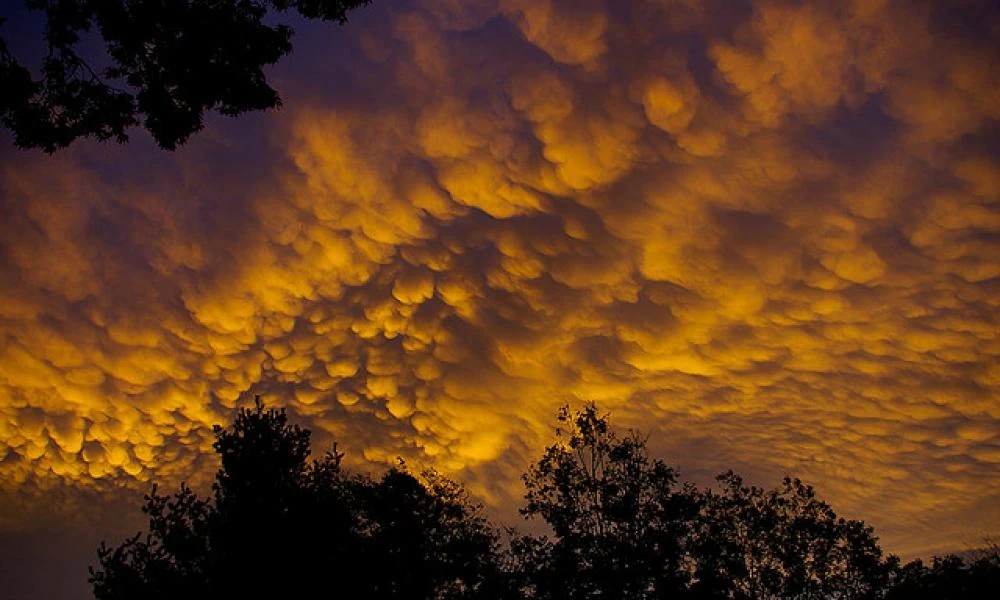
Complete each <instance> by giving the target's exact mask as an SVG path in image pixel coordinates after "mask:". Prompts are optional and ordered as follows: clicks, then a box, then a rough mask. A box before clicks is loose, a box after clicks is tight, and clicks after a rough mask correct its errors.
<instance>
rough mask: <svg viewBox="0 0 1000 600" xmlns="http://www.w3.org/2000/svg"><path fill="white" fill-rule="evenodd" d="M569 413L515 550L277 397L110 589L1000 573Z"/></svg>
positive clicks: (230, 441)
mask: <svg viewBox="0 0 1000 600" xmlns="http://www.w3.org/2000/svg"><path fill="white" fill-rule="evenodd" d="M558 422H559V427H558V428H557V430H556V434H557V440H556V442H555V443H554V444H552V445H551V446H549V447H548V448H546V450H545V452H544V453H543V455H542V456H541V458H540V459H539V460H538V461H537V462H536V463H534V464H533V465H531V467H530V468H529V469H528V472H527V473H526V474H525V475H524V477H523V479H524V484H525V489H526V493H525V505H524V507H523V508H522V509H521V512H522V514H523V515H524V516H525V517H526V518H528V519H533V518H539V519H541V520H542V521H544V523H545V524H546V525H547V526H548V528H549V530H550V534H549V535H530V534H518V533H517V532H516V531H514V530H513V529H508V530H507V533H508V543H507V544H506V545H504V546H502V545H501V544H500V540H501V538H502V537H503V536H502V535H501V533H500V531H499V530H497V529H496V528H494V527H493V526H492V525H491V524H490V523H489V522H488V520H487V519H486V518H485V516H484V514H483V510H482V507H481V506H479V505H477V504H474V503H472V502H471V501H470V499H469V497H468V494H467V493H466V492H465V490H464V489H463V488H462V486H461V485H460V484H458V483H456V482H454V481H451V480H449V479H447V478H445V477H443V476H441V475H440V474H438V473H436V472H434V471H428V472H425V473H423V474H422V475H421V476H420V477H416V476H414V475H412V474H410V473H409V472H408V471H407V469H406V467H405V465H404V464H402V463H400V465H399V466H398V467H395V468H392V469H389V470H388V471H386V472H384V473H383V474H381V475H380V476H377V477H375V476H368V475H357V474H351V473H349V472H347V471H346V470H345V469H343V468H342V467H341V460H342V458H343V455H342V454H341V453H339V452H337V449H336V446H334V448H333V449H332V451H331V452H329V453H327V454H326V455H325V456H323V457H322V458H320V459H318V460H310V458H309V456H310V452H309V437H310V436H309V431H307V430H304V429H302V428H300V427H298V426H296V425H293V424H290V423H289V421H288V417H287V415H286V414H285V412H284V411H276V410H272V409H265V408H264V407H263V405H262V404H261V403H260V402H259V401H258V402H257V404H256V406H255V407H254V409H249V410H247V409H245V410H241V411H240V412H239V414H238V415H237V417H236V419H235V421H234V422H233V423H232V425H230V426H229V427H226V428H222V427H217V428H216V429H215V436H216V441H215V444H214V447H215V450H216V452H217V453H218V454H219V456H220V462H221V466H220V469H219V471H218V473H217V474H216V479H215V484H214V486H213V493H212V495H211V497H209V498H201V497H199V496H198V495H197V494H196V493H195V492H194V491H192V490H191V489H190V488H188V487H185V486H181V488H180V489H179V490H178V491H177V492H175V493H174V494H172V495H161V494H160V493H159V492H158V490H157V488H156V487H155V486H154V488H153V490H152V491H151V493H150V494H149V495H148V496H147V497H146V501H145V505H144V511H145V513H146V514H147V515H148V517H149V530H148V532H146V533H144V534H137V535H136V536H134V537H132V538H129V539H127V540H125V541H124V542H123V543H122V544H121V545H120V546H118V547H108V546H107V545H105V544H102V545H101V547H100V548H99V550H98V560H99V568H96V569H94V568H92V569H91V579H90V580H91V583H92V585H93V589H94V595H95V597H96V598H97V599H98V600H123V599H131V598H150V599H152V600H159V599H164V600H165V599H168V598H170V599H172V598H193V599H209V598H212V599H217V598H285V597H289V598H296V597H312V596H315V595H316V592H317V591H318V590H322V591H323V593H322V595H323V596H324V597H333V598H372V599H376V600H395V599H428V600H430V599H434V600H472V599H491V600H492V599H497V600H499V599H505V598H535V599H539V600H556V599H560V600H561V599H588V598H600V599H602V600H606V599H611V600H615V599H622V600H624V599H626V598H628V599H632V598H635V599H639V600H643V599H648V600H652V599H664V598H682V599H683V598H690V599H708V598H726V599H731V600H751V599H752V600H770V599H778V598H787V599H799V600H812V599H820V598H823V599H843V600H848V599H851V600H865V599H875V598H885V599H887V600H897V599H902V598H915V599H917V600H921V599H924V598H927V599H930V598H935V599H938V598H940V599H943V600H949V599H953V598H954V599H957V598H973V599H974V598H986V597H987V593H988V592H991V591H993V590H995V589H996V588H997V587H998V585H1000V550H998V548H997V546H996V544H991V545H988V546H987V547H986V548H985V549H984V550H982V551H980V552H978V553H976V554H974V555H971V556H969V557H966V558H960V557H957V556H954V555H949V556H946V557H941V558H935V559H934V561H933V562H932V564H931V566H929V567H928V566H925V565H924V564H923V563H922V562H921V561H914V562H911V563H909V564H907V565H904V566H900V565H899V562H898V560H897V559H896V558H895V557H893V556H886V555H884V554H883V552H882V549H881V548H880V547H879V545H878V539H877V538H876V537H875V535H874V532H873V531H872V529H871V528H870V527H867V526H865V525H864V523H862V522H861V521H855V520H848V519H843V518H841V517H838V516H837V515H836V514H835V513H834V511H833V509H832V508H831V507H830V506H829V505H828V504H827V503H825V502H823V501H821V500H819V499H818V498H817V497H816V493H815V490H813V488H812V487H810V486H808V485H806V484H804V483H802V482H801V481H799V480H798V479H792V478H786V479H785V480H784V481H783V482H782V484H781V485H780V486H779V487H778V488H775V489H772V490H765V489H762V488H758V487H755V486H749V485H746V484H744V482H743V480H742V479H741V478H740V477H739V476H738V475H736V474H735V473H733V472H727V473H724V474H722V475H720V476H719V477H718V478H717V479H718V483H719V484H720V485H719V486H717V487H716V488H715V489H705V490H699V489H698V488H695V487H694V486H693V485H690V484H680V483H679V482H678V476H677V472H676V471H674V470H673V469H671V468H670V467H668V466H667V465H666V464H665V463H664V462H662V461H660V460H656V459H653V458H650V456H649V454H648V450H647V447H646V439H645V438H644V437H642V436H640V435H639V434H638V433H636V432H634V431H630V432H627V433H626V434H625V435H619V434H618V433H616V432H615V431H614V430H613V429H612V428H611V426H610V423H609V419H608V417H607V416H606V415H602V414H601V413H599V412H598V410H597V408H596V407H594V406H588V407H586V408H584V409H583V410H580V411H577V412H575V413H571V412H570V411H569V410H568V409H567V408H564V409H562V410H561V411H560V413H559V415H558Z"/></svg>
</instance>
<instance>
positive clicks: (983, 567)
mask: <svg viewBox="0 0 1000 600" xmlns="http://www.w3.org/2000/svg"><path fill="white" fill-rule="evenodd" d="M986 542H987V543H986V546H985V548H982V549H980V550H978V551H975V552H972V553H971V555H970V556H965V557H961V556H958V555H955V554H948V555H945V556H935V557H934V558H933V559H932V561H931V565H930V567H928V566H927V565H925V564H924V563H923V561H921V560H919V559H918V560H915V561H912V562H909V563H907V564H905V565H903V566H902V567H900V568H899V569H898V571H897V572H896V573H895V582H894V585H893V586H892V587H891V588H890V589H889V592H888V593H887V594H886V600H987V599H988V598H995V597H996V595H997V590H1000V545H998V544H997V542H996V541H995V540H990V539H987V540H986Z"/></svg>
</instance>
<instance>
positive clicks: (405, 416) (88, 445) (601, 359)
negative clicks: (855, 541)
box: [0, 0, 1000, 552]
mask: <svg viewBox="0 0 1000 600" xmlns="http://www.w3.org/2000/svg"><path fill="white" fill-rule="evenodd" d="M713 6H714V8H713ZM977 6H979V5H977V4H976V3H969V4H968V5H967V6H965V5H963V8H962V9H961V10H959V9H955V10H953V11H951V10H948V9H947V7H945V6H944V5H943V4H936V3H924V4H921V5H920V6H918V7H913V6H911V4H910V3H905V4H904V3H897V2H891V1H887V2H881V3H863V2H842V3H828V4H802V3H797V2H778V1H773V2H772V1H760V2H754V3H746V4H740V5H739V6H731V4H730V3H721V4H719V5H713V4H712V3H699V2H680V1H675V2H635V3H629V4H619V3H603V2H586V3H583V4H578V3H575V2H574V3H566V2H543V3H539V2H528V3H525V2H515V1H509V2H508V1H501V2H496V3H478V2H462V1H455V0H449V1H435V2H427V3H403V4H399V5H393V6H386V7H377V8H375V9H372V10H369V11H366V12H364V13H362V14H360V16H359V18H357V19H354V20H353V21H352V25H351V26H350V28H347V29H344V32H345V35H344V39H343V40H342V41H341V42H340V45H341V46H342V48H340V50H338V51H342V52H343V53H344V55H345V56H350V57H352V59H351V60H334V59H331V60H330V61H318V60H310V58H309V57H308V56H301V55H297V59H293V60H292V62H291V63H289V65H287V66H286V67H285V70H283V71H281V72H280V74H281V76H282V78H283V81H286V82H288V83H287V85H288V91H287V92H286V105H287V108H286V109H285V110H284V111H282V112H280V113H274V114H271V115H269V116H268V117H267V118H266V119H259V120H258V121H255V122H254V127H257V128H259V129H260V130H261V131H262V132H263V133H260V132H258V133H250V134H248V133H246V132H245V131H243V130H242V129H241V128H240V126H239V125H237V124H233V125H223V124H219V125H217V127H218V129H215V130H213V131H217V132H218V133H217V134H215V136H214V137H213V133H212V131H210V132H209V133H208V134H206V135H205V136H203V139H200V140H196V141H195V142H194V143H193V144H192V145H191V146H189V147H188V148H186V149H184V150H182V151H181V152H179V153H178V154H177V155H176V156H175V157H173V158H172V159H168V158H166V157H164V156H163V155H154V154H150V155H149V156H156V160H155V161H154V160H151V159H148V158H143V154H142V153H134V152H133V153H131V154H130V150H129V149H103V148H102V149H100V151H99V152H98V151H97V147H94V146H91V147H86V148H81V149H80V150H79V151H77V152H75V153H71V154H65V155H61V156H59V157H57V158H47V157H46V158H44V159H43V158H37V157H32V156H29V155H18V156H13V157H12V159H11V160H9V161H5V167H3V177H2V183H0V197H2V204H0V207H2V213H0V214H2V217H3V218H2V219H0V223H2V224H0V239H2V240H3V242H0V244H2V245H0V248H2V250H0V274H2V275H3V280H4V281H5V282H7V285H5V286H4V287H3V289H0V335H2V337H3V340H4V341H3V346H2V348H0V456H6V458H5V459H4V461H3V463H2V465H0V472H2V473H3V475H4V477H3V481H4V482H5V484H4V493H6V494H10V495H12V496H19V495H20V496H24V497H30V496H32V494H41V493H44V490H45V489H54V488H55V487H56V486H62V487H65V486H69V487H70V488H72V489H78V490H80V493H81V494H83V493H92V492H93V490H95V489H96V490H106V489H113V488H107V487H106V486H108V485H109V482H116V483H115V485H122V486H125V487H129V488H131V489H136V488H142V486H144V485H146V483H145V482H148V481H149V480H151V479H157V480H161V479H162V480H167V481H177V480H179V479H182V478H187V479H192V478H197V477H204V476H205V474H206V473H208V472H210V460H209V459H207V458H206V455H207V454H208V453H209V452H210V443H211V429H210V426H211V425H212V424H214V423H218V422H224V421H226V420H227V419H228V418H229V415H230V414H231V409H232V408H233V407H234V406H236V405H238V404H239V403H240V402H241V400H240V399H241V398H242V399H243V402H245V400H246V398H247V397H248V395H249V394H251V393H253V392H258V393H263V394H265V395H266V396H267V397H268V398H270V401H271V402H274V403H278V404H281V405H284V406H287V407H289V409H290V411H291V412H292V414H293V416H294V418H295V419H297V420H298V421H299V422H302V423H304V424H306V425H307V426H309V427H311V428H313V429H314V430H316V432H317V435H318V437H319V438H320V440H321V441H328V440H329V439H333V438H336V439H339V440H341V441H342V443H343V445H344V446H345V447H346V448H348V449H349V450H351V451H352V454H350V455H349V459H350V460H354V461H355V464H361V463H362V462H366V461H367V462H374V463H388V462H391V461H393V460H394V458H395V457H396V456H404V457H406V458H407V459H408V460H411V461H414V462H416V463H418V464H431V465H435V466H438V467H440V468H442V469H444V470H446V471H449V472H452V473H455V474H457V475H458V476H459V477H460V478H462V479H464V480H466V481H469V482H470V485H471V487H472V488H473V490H474V491H475V492H476V493H478V494H480V495H481V496H482V497H484V498H485V499H487V500H488V501H489V502H490V503H492V504H494V505H501V506H509V505H510V503H511V502H513V501H514V499H516V497H517V496H518V494H519V487H518V486H519V484H518V481H517V474H518V473H519V472H520V470H521V469H523V467H524V466H525V465H526V463H527V461H529V460H531V459H532V458H533V457H534V456H537V452H538V450H539V448H540V447H541V445H542V444H544V443H545V441H546V440H547V439H548V435H549V426H550V424H551V417H552V415H553V414H554V410H555V408H556V407H557V406H559V405H561V404H563V403H566V402H570V403H579V402H583V401H590V400H594V401H598V402H599V403H600V404H601V405H602V406H604V407H606V408H608V409H611V410H612V412H613V413H614V414H615V415H616V416H617V418H618V421H619V423H620V424H621V425H624V426H637V427H640V428H642V429H643V430H647V431H648V430H652V431H653V432H654V436H653V438H652V439H653V440H654V441H655V444H656V445H657V448H658V449H659V450H660V451H662V452H664V453H665V454H666V457H667V458H668V459H669V460H670V461H671V462H674V463H678V464H680V466H681V467H682V468H683V469H684V470H685V472H687V473H690V474H692V476H695V477H697V478H701V480H702V481H707V477H708V475H709V474H710V473H711V472H712V471H716V470H721V469H723V468H726V467H730V466H735V467H739V468H741V469H742V470H744V471H746V472H748V473H749V474H751V476H752V477H756V478H758V479H759V480H764V479H767V478H769V477H775V476H777V475H779V474H781V473H783V472H790V473H793V474H795V475H798V476H802V477H803V478H805V479H807V480H810V481H811V482H814V483H815V484H817V486H818V488H819V490H820V493H821V494H823V495H824V497H826V498H829V499H830V500H831V501H832V502H833V503H834V505H835V507H837V508H838V510H841V511H842V512H844V513H846V514H849V515H851V516H858V517H862V518H865V519H867V520H868V521H870V522H871V523H873V524H875V525H876V526H878V527H879V528H880V530H881V531H882V532H883V533H884V538H885V540H886V542H887V544H888V546H889V548H890V549H891V550H895V551H900V552H920V551H924V550H926V549H928V548H930V547H931V546H935V545H936V546H935V547H943V546H947V545H948V544H955V543H957V542H958V541H959V540H963V539H965V538H963V537H962V536H968V535H970V534H972V535H975V534H977V533H979V532H980V531H985V530H988V529H990V528H995V527H996V526H997V524H998V523H1000V515H998V514H997V513H996V510H995V509H993V510H992V511H990V510H981V507H982V506H988V505H990V503H991V502H992V501H994V500H997V499H998V494H1000V491H998V490H997V489H996V486H995V485H994V484H993V483H992V482H994V481H996V479H997V477H996V475H997V470H998V468H1000V436H998V435H997V433H996V432H998V431H1000V427H998V422H1000V409H998V406H1000V405H998V404H997V402H996V400H997V397H998V393H1000V370H998V367H997V365H998V364H1000V360H998V354H1000V346H998V344H997V332H998V331H1000V326H998V322H997V317H996V316H995V315H996V314H1000V311H998V301H997V300H996V298H1000V293H998V291H1000V290H998V285H997V281H998V280H1000V261H998V258H997V257H1000V247H998V245H1000V244H998V241H1000V238H998V233H1000V208H998V196H1000V180H998V178H997V176H996V173H997V172H1000V168H998V159H997V156H996V151H995V136H996V120H997V118H998V105H997V101H996V93H995V92H994V91H993V90H995V89H996V84H997V81H996V72H995V69H993V70H991V69H990V64H991V63H990V60H989V59H990V57H991V56H992V53H995V50H996V48H997V39H996V33H995V32H996V30H997V29H996V23H997V14H996V13H995V11H991V9H989V8H987V7H986V6H979V7H978V8H977ZM722 9H725V10H722ZM942 15H945V16H951V17H954V18H953V19H944V20H942V19H943V17H942ZM309 31H310V30H308V29H307V30H306V34H305V35H306V36H307V37H306V42H305V43H306V45H307V47H308V45H309V44H315V43H318V42H316V41H315V40H313V41H312V42H310V41H309V37H308V36H309ZM317 35H318V34H317ZM322 39H324V40H325V38H322ZM300 54H301V53H300ZM327 80H331V81H339V82H356V83H357V87H356V88H355V89H354V90H353V95H352V94H346V93H345V92H344V91H342V90H341V91H340V92H337V93H333V92H331V93H325V92H324V90H323V88H322V85H321V84H320V83H317V82H319V81H327ZM241 136H244V137H248V138H249V139H250V140H252V141H253V142H254V143H253V144H252V146H253V148H254V150H253V151H252V152H251V151H250V150H246V149H243V148H244V146H245V144H241V142H240V140H241V139H243V138H241ZM227 153H234V155H235V157H236V159H238V160H234V162H232V163H228V162H226V163H223V162H221V161H223V160H226V159H224V158H223V157H225V156H227V155H230V154H227ZM213 165H217V167H215V166H213ZM32 490H34V491H32ZM994 505H996V503H994ZM53 510H55V509H53ZM915 523H916V525H915ZM942 523H947V524H948V525H947V526H943V525H941V524H942ZM917 530H919V531H920V532H921V533H920V534H919V535H917V534H914V533H913V532H914V531H917Z"/></svg>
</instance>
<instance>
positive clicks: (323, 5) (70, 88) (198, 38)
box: [0, 0, 370, 152]
mask: <svg viewBox="0 0 1000 600" xmlns="http://www.w3.org/2000/svg"><path fill="white" fill-rule="evenodd" d="M369 2H370V0H211V1H206V0H25V5H26V6H27V7H28V8H29V9H33V10H39V11H43V12H44V13H45V20H46V25H45V32H44V35H45V42H46V45H47V49H48V50H47V53H46V56H45V58H44V59H43V61H42V64H41V67H40V69H39V72H40V77H38V78H37V79H36V78H35V77H34V76H33V75H32V71H31V70H29V69H28V68H27V67H25V66H23V65H22V64H20V63H19V62H18V61H17V59H16V57H15V56H14V55H13V53H12V51H11V50H10V48H9V47H8V45H7V44H6V43H5V42H4V41H3V40H2V39H0V122H2V123H3V124H4V126H5V127H7V128H8V129H10V130H11V131H12V132H13V133H14V141H15V143H16V144H17V145H18V146H20V147H24V148H42V149H43V150H45V151H47V152H53V151H55V150H57V149H59V148H62V147H65V146H68V145H69V144H70V143H72V142H73V141H74V140H75V139H77V138H80V137H94V138H97V139H98V140H102V141H104V140H109V139H115V140H117V141H118V142H125V141H127V140H128V134H127V130H128V129H129V128H131V127H133V126H137V125H142V126H144V127H145V128H146V129H148V130H149V132H150V133H151V134H152V135H153V138H154V139H155V140H156V143H157V144H159V145H160V147H162V148H164V149H168V150H173V149H175V148H176V147H177V146H178V145H180V144H183V143H184V142H185V141H186V140H187V139H188V137H189V136H190V135H191V134H193V133H195V132H197V131H199V130H200V129H201V128H202V127H203V126H204V114H205V111H207V110H217V111H218V112H220V113H222V114H224V115H230V116H232V115H239V114H242V113H245V112H248V111H252V110H265V109H270V108H275V107H277V106H279V105H280V104H281V98H280V97H279V95H278V92H277V91H275V90H274V88H272V87H271V86H270V85H269V84H268V82H267V79H266V77H265V76H264V70H263V69H264V67H265V66H267V65H271V64H274V63H275V62H277V61H278V60H279V59H280V58H281V57H283V56H285V55H286V54H288V53H290V52H291V50H292V44H291V39H292V34H293V31H292V29H291V27H288V26H287V25H275V26H271V25H268V24H266V23H265V22H264V19H265V17H266V16H267V15H268V14H269V13H270V12H273V11H277V12H284V11H288V10H295V11H297V12H298V13H299V14H301V15H303V16H304V17H306V18H309V19H322V20H324V21H334V22H337V23H344V22H346V20H347V13H348V11H349V10H351V9H353V8H356V7H358V6H361V5H364V4H368V3H369ZM2 24H3V20H2V19H0V25H2ZM91 31H96V32H97V33H98V34H99V35H100V37H101V38H102V40H103V42H104V48H105V53H106V56H105V57H103V58H102V59H101V63H106V66H105V64H100V63H97V62H95V61H94V59H93V58H92V57H88V56H86V55H85V53H82V52H81V51H80V50H79V49H78V47H79V46H81V36H83V35H85V34H86V33H87V32H91Z"/></svg>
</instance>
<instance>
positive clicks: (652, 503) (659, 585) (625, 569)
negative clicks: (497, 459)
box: [513, 405, 698, 599]
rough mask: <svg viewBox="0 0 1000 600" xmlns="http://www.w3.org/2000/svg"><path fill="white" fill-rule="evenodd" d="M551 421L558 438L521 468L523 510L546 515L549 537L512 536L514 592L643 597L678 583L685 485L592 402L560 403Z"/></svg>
mask: <svg viewBox="0 0 1000 600" xmlns="http://www.w3.org/2000/svg"><path fill="white" fill-rule="evenodd" d="M558 420H559V424H560V428H559V429H557V435H558V436H559V438H560V440H559V441H558V442H557V443H556V444H553V445H552V446H549V447H548V448H547V449H546V450H545V453H544V454H543V456H542V458H541V460H539V461H538V462H537V463H536V464H534V465H532V466H531V468H530V469H529V471H528V473H527V474H525V476H524V483H525V487H526V489H527V493H526V495H525V500H526V506H525V507H524V508H523V509H521V512H522V514H523V515H524V516H526V517H528V518H532V517H536V516H537V517H541V518H542V519H544V521H545V522H546V523H547V524H548V525H549V526H550V527H551V529H552V533H553V538H552V539H551V540H550V539H548V538H547V537H531V536H523V537H521V538H518V539H516V540H515V542H514V544H513V549H514V552H515V553H516V554H517V555H518V558H519V561H518V562H519V564H520V565H521V572H520V576H521V578H522V583H521V586H522V590H523V591H524V592H525V593H531V594H534V595H535V596H536V597H538V598H602V599H603V598H610V599H619V598H620V599H625V598H635V599H641V598H662V597H665V595H667V594H669V593H673V592H677V591H680V590H683V589H685V588H686V587H687V584H688V580H689V579H690V569H689V568H688V564H687V560H686V553H687V545H688V543H689V541H690V539H691V534H692V524H693V517H694V516H695V515H696V514H697V512H698V505H697V498H698V496H697V495H696V494H695V493H694V490H693V488H692V487H690V486H687V487H679V486H678V485H677V474H676V472H675V471H674V470H673V469H671V468H670V467H668V466H667V465H666V464H665V463H663V462H662V461H660V460H653V459H650V458H649V456H648V453H647V451H646V444H645V440H644V439H643V438H642V437H640V436H639V435H638V434H637V433H635V432H630V433H629V434H628V435H626V436H624V437H619V436H618V435H617V434H616V433H615V432H614V431H613V430H612V429H611V428H610V425H609V423H608V418H607V416H602V415H601V414H600V413H599V412H598V411H597V408H596V407H594V406H593V405H591V406H588V407H586V408H585V409H583V410H581V411H578V412H576V413H574V414H571V413H570V412H569V410H568V409H567V408H563V409H562V410H561V411H560V413H559V415H558ZM563 428H565V429H563Z"/></svg>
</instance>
